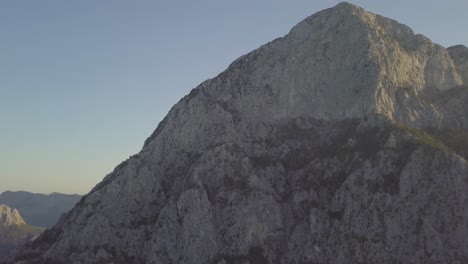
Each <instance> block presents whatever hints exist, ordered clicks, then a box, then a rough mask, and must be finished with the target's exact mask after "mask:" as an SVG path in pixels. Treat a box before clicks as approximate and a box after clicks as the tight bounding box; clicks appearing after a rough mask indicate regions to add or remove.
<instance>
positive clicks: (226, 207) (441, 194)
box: [12, 3, 468, 263]
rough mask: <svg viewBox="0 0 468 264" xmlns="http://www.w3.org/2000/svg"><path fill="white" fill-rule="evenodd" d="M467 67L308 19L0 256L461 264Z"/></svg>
mask: <svg viewBox="0 0 468 264" xmlns="http://www.w3.org/2000/svg"><path fill="white" fill-rule="evenodd" d="M463 52H464V51H461V53H463ZM465 62H466V61H464V60H463V58H461V57H460V55H459V52H458V49H451V50H447V49H445V48H443V47H441V46H440V45H437V44H434V43H432V42H431V41H430V40H429V39H427V38H426V37H424V36H421V35H415V34H414V33H413V32H412V30H411V29H410V28H408V27H407V26H405V25H402V24H399V23H398V22H396V21H394V20H391V19H388V18H384V17H381V16H379V15H375V14H372V13H369V12H366V11H365V10H363V9H361V8H359V7H357V6H354V5H351V4H348V3H341V4H338V5H337V6H335V7H333V8H330V9H327V10H324V11H322V12H319V13H317V14H315V15H313V16H311V17H309V18H306V19H305V20H304V21H302V22H300V23H299V24H298V25H296V26H295V27H294V28H293V29H292V30H291V31H290V32H289V34H287V35H286V36H284V37H282V38H279V39H276V40H274V41H272V42H270V43H268V44H266V45H263V46H261V47H260V48H258V49H256V50H255V51H252V52H251V53H249V54H247V55H245V56H242V57H240V58H239V59H237V60H236V61H234V62H233V63H232V64H231V65H230V66H229V67H228V69H227V70H225V71H224V72H222V73H221V74H220V75H218V76H216V77H215V78H213V79H210V80H207V81H205V82H204V83H202V84H201V85H200V86H199V87H197V88H196V89H194V90H193V91H192V92H191V93H190V94H189V95H187V96H186V97H184V98H183V99H182V100H181V101H180V102H179V103H177V104H176V105H175V106H174V107H173V108H172V109H171V111H170V112H169V114H168V115H167V116H166V117H165V119H164V120H163V121H162V122H161V123H160V124H159V126H158V127H157V129H156V130H155V132H154V133H153V134H152V135H151V136H150V137H149V138H148V139H147V140H146V142H145V144H144V147H143V149H142V150H141V152H140V153H138V154H136V155H135V156H133V157H131V158H130V159H128V160H127V161H125V162H123V163H122V164H120V165H119V166H117V167H116V168H115V170H114V171H113V172H112V173H111V174H109V175H107V176H106V178H105V179H104V180H103V181H102V182H101V183H100V184H98V185H97V186H96V187H95V188H94V189H93V190H92V191H91V192H90V193H89V194H88V195H87V196H85V197H84V198H83V199H82V201H81V202H80V203H78V204H77V206H75V208H74V209H73V210H72V211H71V212H70V213H69V214H68V215H67V216H66V217H64V218H63V219H62V221H60V222H59V223H58V224H57V225H56V226H55V227H54V228H53V229H52V230H49V231H46V232H45V233H44V234H43V235H42V236H41V237H40V238H39V239H37V240H36V241H34V242H33V243H31V244H30V245H28V246H27V247H25V248H24V249H23V250H22V251H21V252H20V253H19V254H18V255H17V256H16V257H15V259H14V260H12V262H17V263H71V262H72V263H243V262H246V261H247V263H466V262H468V240H467V239H466V237H468V195H467V193H468V163H467V160H466V158H467V157H468V153H467V151H466V149H467V146H468V136H467V134H466V132H465V131H466V129H467V128H468V91H467V89H466V88H465V86H464V85H466V83H464V82H466V76H467V72H466V67H465V66H466V65H465Z"/></svg>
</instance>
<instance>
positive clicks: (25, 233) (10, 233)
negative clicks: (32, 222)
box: [0, 204, 43, 262]
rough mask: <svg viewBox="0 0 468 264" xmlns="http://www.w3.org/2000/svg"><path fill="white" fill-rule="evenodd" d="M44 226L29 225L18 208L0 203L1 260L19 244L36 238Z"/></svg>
mask: <svg viewBox="0 0 468 264" xmlns="http://www.w3.org/2000/svg"><path fill="white" fill-rule="evenodd" d="M42 231H43V229H42V228H39V227H34V226H29V225H27V224H26V222H25V221H24V220H23V218H22V217H21V215H20V214H19V212H18V210H16V209H13V208H11V207H9V206H6V205H4V204H0V262H1V261H2V260H4V259H5V258H6V257H7V256H8V255H9V254H10V253H11V252H12V251H13V250H14V249H15V248H16V247H17V246H19V245H22V244H24V243H25V242H27V241H30V240H32V239H34V238H36V237H37V236H38V235H39V234H40V233H41V232H42Z"/></svg>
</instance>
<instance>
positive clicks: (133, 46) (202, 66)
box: [0, 0, 468, 194]
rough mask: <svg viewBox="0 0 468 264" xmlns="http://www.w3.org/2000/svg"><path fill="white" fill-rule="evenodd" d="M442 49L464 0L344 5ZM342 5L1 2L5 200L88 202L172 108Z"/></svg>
mask: <svg viewBox="0 0 468 264" xmlns="http://www.w3.org/2000/svg"><path fill="white" fill-rule="evenodd" d="M349 2H352V3H354V4H357V5H359V6H362V7H364V8H365V9H367V10H369V11H371V12H374V13H378V14H381V15H384V16H387V17H390V18H393V19H395V20H398V21H399V22H401V23H403V24H406V25H408V26H410V27H411V28H412V29H413V30H414V31H415V32H416V33H421V34H423V35H426V36H427V37H429V38H430V39H432V40H433V41H434V42H436V43H439V44H441V45H443V46H445V47H448V46H451V45H455V44H463V45H466V46H468V34H466V33H467V32H466V25H468V16H467V15H466V14H465V13H466V11H468V1H466V0H453V1H445V2H444V1H435V0H424V1H422V0H415V1H407V0H406V1H403V0H392V1H390V0H383V1H375V0H356V1H349ZM337 3H339V1H330V0H324V1H310V0H309V1H305V0H295V1H275V0H268V1H266V0H262V1H247V0H239V1H219V0H218V1H215V0H209V1H207V0H201V1H177V0H176V1H154V0H135V1H126V0H114V1H95V0H81V1H62V0H41V1H32V0H29V1H1V2H0V34H1V41H0V58H1V59H0V74H1V78H0V92H1V93H0V119H1V127H0V131H1V132H0V133H1V134H0V149H1V151H0V183H1V184H0V193H1V192H3V191H7V190H11V191H18V190H21V191H30V192H35V193H51V192H61V193H78V194H85V193H87V192H88V191H90V190H91V188H92V187H94V185H96V184H97V183H98V182H100V181H101V180H102V178H103V177H104V176H105V175H106V174H108V173H110V172H111V171H112V170H113V168H114V167H115V166H117V165H118V164H119V163H120V162H121V161H123V160H125V159H127V158H128V157H129V156H131V155H133V154H135V153H137V152H138V151H139V150H140V149H141V147H142V145H143V142H144V140H145V139H146V138H147V137H148V136H149V135H151V133H152V131H153V130H154V129H155V128H156V126H157V124H158V123H159V121H161V120H162V118H163V117H164V116H165V115H166V114H167V112H168V111H169V109H170V108H171V107H172V105H174V104H175V103H176V102H178V101H179V100H180V98H182V97H183V96H184V95H185V94H187V93H188V92H189V91H190V90H191V89H193V88H195V87H196V86H198V84H200V83H201V82H202V81H204V80H206V79H208V78H211V77H214V76H216V75H217V74H219V73H220V72H221V71H223V70H224V69H225V68H226V67H227V66H228V65H229V64H230V63H231V62H232V61H233V60H235V59H236V58H238V57H239V56H241V55H243V54H245V53H247V52H249V51H251V50H253V49H256V48H257V47H259V46H260V45H262V44H264V43H266V42H268V41H271V40H273V39H275V38H277V37H281V36H283V35H285V34H287V33H288V31H289V30H290V29H291V28H292V27H293V26H294V25H295V24H297V23H298V22H300V21H301V20H303V19H304V18H305V17H307V16H309V15H312V14H314V13H316V12H318V11H320V10H322V9H325V8H328V7H332V6H334V5H336V4H337Z"/></svg>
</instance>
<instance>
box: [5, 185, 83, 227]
mask: <svg viewBox="0 0 468 264" xmlns="http://www.w3.org/2000/svg"><path fill="white" fill-rule="evenodd" d="M80 199H81V195H77V194H73V195H68V194H61V193H51V194H36V193H30V192H10V191H7V192H4V193H2V194H0V204H5V205H8V206H9V207H12V208H15V209H17V210H18V211H19V213H20V214H21V216H22V217H23V218H24V220H25V221H26V223H28V224H29V225H33V226H40V227H44V228H50V227H52V226H53V225H54V224H55V223H56V222H57V220H58V219H59V218H60V216H61V215H62V214H63V213H65V212H67V211H68V210H70V209H71V208H72V207H73V206H74V205H75V204H76V203H77V202H78V201H79V200H80Z"/></svg>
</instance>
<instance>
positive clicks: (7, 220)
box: [0, 204, 26, 226]
mask: <svg viewBox="0 0 468 264" xmlns="http://www.w3.org/2000/svg"><path fill="white" fill-rule="evenodd" d="M25 224H26V222H25V221H24V219H23V218H22V217H21V215H20V213H19V212H18V210H16V209H14V208H11V207H9V206H7V205H4V204H0V225H7V226H11V225H25Z"/></svg>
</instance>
